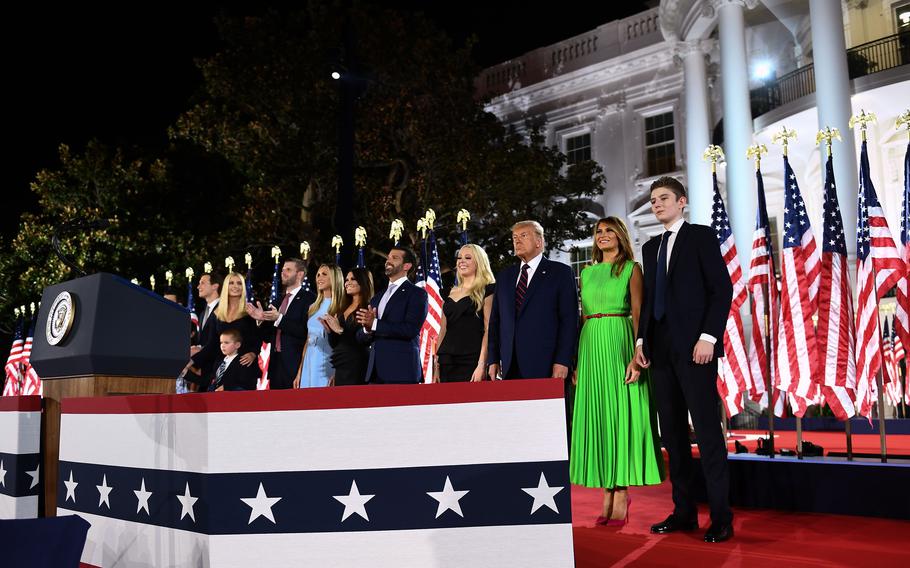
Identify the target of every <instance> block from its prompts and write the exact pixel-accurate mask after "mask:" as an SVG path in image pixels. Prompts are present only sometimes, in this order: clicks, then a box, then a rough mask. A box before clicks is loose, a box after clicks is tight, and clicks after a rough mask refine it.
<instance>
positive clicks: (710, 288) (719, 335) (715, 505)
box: [635, 177, 733, 542]
mask: <svg viewBox="0 0 910 568" xmlns="http://www.w3.org/2000/svg"><path fill="white" fill-rule="evenodd" d="M686 203H687V197H686V190H685V188H684V187H683V185H682V184H681V183H680V182H679V181H678V180H676V179H675V178H672V177H662V178H660V179H658V180H656V181H655V182H654V183H653V184H651V211H652V212H653V213H654V216H655V217H657V220H658V221H660V222H661V224H663V227H664V232H663V234H662V235H660V236H656V237H654V238H652V239H651V240H649V241H648V242H647V243H645V245H644V247H642V259H643V263H644V276H645V298H644V302H643V303H642V309H641V319H640V322H641V323H640V325H639V329H638V345H637V348H636V352H635V360H636V362H637V363H638V364H639V365H640V366H641V367H650V368H651V380H652V382H653V386H654V398H655V400H656V401H657V410H658V413H659V416H660V434H661V439H662V441H663V445H664V447H665V448H666V449H667V454H668V455H669V458H670V481H671V483H672V485H673V504H674V509H673V513H672V514H671V515H670V516H669V517H667V519H666V520H665V521H663V522H661V523H657V524H655V525H653V526H652V527H651V532H653V533H658V534H663V533H669V532H674V531H679V530H695V529H697V528H698V516H697V510H696V504H695V497H694V495H693V481H694V472H693V467H694V462H693V459H692V449H691V445H690V442H689V429H688V425H689V422H688V417H687V416H688V415H690V414H691V416H692V423H693V425H694V427H695V435H696V437H697V439H698V450H699V454H700V456H701V465H702V470H703V472H704V477H705V482H706V484H707V490H708V500H709V504H710V507H711V526H710V528H708V531H707V532H706V533H705V537H704V539H705V542H723V541H725V540H728V539H730V538H731V537H732V536H733V512H732V511H731V510H730V504H729V488H730V481H729V472H728V468H727V444H726V441H725V440H724V436H723V432H722V430H721V426H720V414H719V411H718V395H717V387H716V379H717V358H718V357H723V354H724V345H723V337H724V329H725V327H726V323H727V316H728V314H729V312H730V303H731V301H732V298H733V285H732V283H731V282H730V276H729V274H728V273H727V268H726V264H725V263H724V259H723V257H722V256H721V253H720V248H719V247H718V246H717V238H716V237H715V236H714V233H713V232H712V231H711V229H710V228H709V227H706V226H703V225H690V224H689V223H686V221H685V220H684V218H683V211H684V209H685V206H686Z"/></svg>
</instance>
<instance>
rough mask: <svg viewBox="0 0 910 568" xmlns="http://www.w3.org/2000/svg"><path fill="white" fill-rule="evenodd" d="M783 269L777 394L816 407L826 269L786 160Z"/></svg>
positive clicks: (801, 409)
mask: <svg viewBox="0 0 910 568" xmlns="http://www.w3.org/2000/svg"><path fill="white" fill-rule="evenodd" d="M780 265H781V269H780V273H781V294H780V296H781V299H780V326H779V327H778V330H777V351H776V353H775V354H776V357H775V359H774V362H775V370H776V373H775V374H776V377H775V378H776V380H777V388H779V389H780V390H782V391H786V392H788V393H790V394H792V395H793V396H794V397H795V398H796V399H797V401H798V399H800V398H802V399H805V400H806V401H812V400H814V399H815V398H816V397H817V396H818V382H817V381H818V375H817V374H816V373H817V350H816V344H815V327H814V325H813V321H812V316H813V315H815V309H816V306H817V299H818V285H819V280H820V276H821V263H820V258H819V254H818V249H817V248H816V246H815V237H814V236H813V234H812V227H811V225H810V224H809V216H808V214H807V213H806V204H805V202H804V201H803V197H802V194H801V193H800V191H799V184H798V183H797V181H796V174H795V173H793V168H791V167H790V160H789V159H788V158H787V156H784V239H783V247H782V250H781V261H780ZM792 400H793V399H792V398H791V402H792ZM798 402H799V401H798ZM808 404H809V402H805V403H801V404H797V406H796V408H795V409H794V413H795V414H796V415H797V416H802V415H803V414H804V413H805V408H806V407H808Z"/></svg>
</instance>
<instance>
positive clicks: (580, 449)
mask: <svg viewBox="0 0 910 568" xmlns="http://www.w3.org/2000/svg"><path fill="white" fill-rule="evenodd" d="M593 257H594V263H593V264H592V265H590V266H588V267H586V268H585V269H584V270H583V271H582V273H581V281H580V286H581V303H582V311H583V316H584V319H583V326H582V329H581V339H580V340H579V344H578V367H577V371H576V373H577V374H576V376H575V381H576V385H577V388H576V391H575V413H574V417H573V422H572V449H571V454H570V457H569V477H570V479H571V481H572V483H575V484H577V485H584V486H586V487H603V488H604V502H603V514H602V515H601V516H600V517H598V519H597V524H601V525H614V526H617V525H618V526H622V525H624V524H625V522H626V519H627V518H628V511H629V503H630V500H629V497H628V488H629V487H630V486H633V485H657V484H659V483H660V482H661V481H663V479H664V462H663V456H662V455H661V452H660V444H659V442H658V439H657V413H656V409H655V408H654V407H653V406H652V404H651V381H650V378H649V376H648V373H647V371H644V372H642V370H641V369H640V368H639V367H638V366H637V365H636V364H635V362H634V361H633V358H634V355H635V337H636V332H637V330H638V315H639V310H640V309H641V301H642V295H643V280H642V272H641V267H640V266H639V265H638V264H637V263H636V262H635V261H634V260H633V258H632V243H631V239H630V238H629V230H628V229H627V228H626V224H625V223H624V222H623V221H622V219H619V218H618V217H607V218H605V219H600V220H599V221H598V222H597V223H596V224H595V225H594V251H593Z"/></svg>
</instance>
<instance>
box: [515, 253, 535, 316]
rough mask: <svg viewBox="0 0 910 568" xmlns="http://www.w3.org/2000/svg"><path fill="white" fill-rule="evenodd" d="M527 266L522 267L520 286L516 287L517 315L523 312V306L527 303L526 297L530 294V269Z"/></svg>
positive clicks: (519, 279)
mask: <svg viewBox="0 0 910 568" xmlns="http://www.w3.org/2000/svg"><path fill="white" fill-rule="evenodd" d="M529 268H531V267H530V266H528V265H527V264H522V265H521V277H519V278H518V285H517V286H516V287H515V315H518V312H519V311H521V306H522V304H524V302H525V296H527V294H528V269H529Z"/></svg>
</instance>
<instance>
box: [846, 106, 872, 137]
mask: <svg viewBox="0 0 910 568" xmlns="http://www.w3.org/2000/svg"><path fill="white" fill-rule="evenodd" d="M873 122H875V113H872V112H866V111H865V110H862V109H860V111H859V114H857V115H854V116H851V117H850V122H849V126H850V128H854V127H855V126H857V125H859V130H860V133H861V135H862V139H863V142H865V141H866V128H868V127H869V125H870V124H872V123H873Z"/></svg>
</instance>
